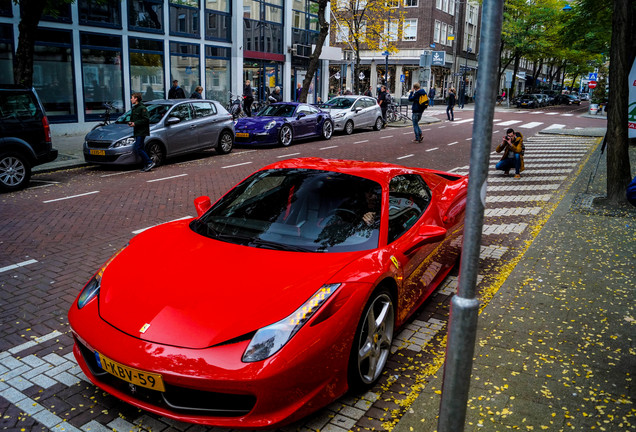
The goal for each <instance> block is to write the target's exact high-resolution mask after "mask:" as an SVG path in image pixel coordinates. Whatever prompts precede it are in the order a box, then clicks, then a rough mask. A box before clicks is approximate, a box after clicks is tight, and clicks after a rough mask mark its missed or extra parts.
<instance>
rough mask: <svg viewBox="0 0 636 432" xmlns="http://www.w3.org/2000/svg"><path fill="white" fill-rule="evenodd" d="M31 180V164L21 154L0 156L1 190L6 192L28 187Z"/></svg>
mask: <svg viewBox="0 0 636 432" xmlns="http://www.w3.org/2000/svg"><path fill="white" fill-rule="evenodd" d="M29 180H31V164H29V161H28V160H27V159H26V158H25V157H24V156H23V155H21V154H19V153H3V154H2V155H0V189H1V190H3V191H6V192H11V191H16V190H19V189H22V188H24V187H26V185H28V184H29Z"/></svg>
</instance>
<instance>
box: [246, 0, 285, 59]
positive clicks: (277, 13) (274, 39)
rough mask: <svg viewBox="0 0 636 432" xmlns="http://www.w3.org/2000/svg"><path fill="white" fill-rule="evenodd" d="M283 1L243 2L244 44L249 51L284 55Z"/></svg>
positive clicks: (259, 0) (256, 0) (257, 0)
mask: <svg viewBox="0 0 636 432" xmlns="http://www.w3.org/2000/svg"><path fill="white" fill-rule="evenodd" d="M282 6H283V1H282V0H270V1H261V0H245V1H244V2H243V43H244V44H245V45H244V47H245V49H246V50H248V51H260V52H266V53H273V54H283V8H282Z"/></svg>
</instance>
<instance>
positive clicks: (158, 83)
mask: <svg viewBox="0 0 636 432" xmlns="http://www.w3.org/2000/svg"><path fill="white" fill-rule="evenodd" d="M128 43H129V50H130V91H131V93H135V92H140V93H142V95H143V100H144V101H146V102H147V101H151V100H153V99H164V95H165V90H164V82H165V80H164V69H163V64H164V63H163V41H160V40H150V39H139V38H133V37H131V38H129V39H128Z"/></svg>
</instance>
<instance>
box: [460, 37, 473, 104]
mask: <svg viewBox="0 0 636 432" xmlns="http://www.w3.org/2000/svg"><path fill="white" fill-rule="evenodd" d="M472 51H473V49H472V48H471V47H467V48H466V59H465V62H464V74H463V75H462V108H464V104H465V103H466V72H468V54H470V53H471V52H472Z"/></svg>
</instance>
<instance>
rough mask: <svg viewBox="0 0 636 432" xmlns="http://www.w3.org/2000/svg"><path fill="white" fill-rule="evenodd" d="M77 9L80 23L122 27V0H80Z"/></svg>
mask: <svg viewBox="0 0 636 432" xmlns="http://www.w3.org/2000/svg"><path fill="white" fill-rule="evenodd" d="M77 9H78V12H79V22H80V24H85V25H93V26H100V27H112V28H121V1H120V0H106V1H102V2H97V1H95V0H79V1H78V2H77Z"/></svg>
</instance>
